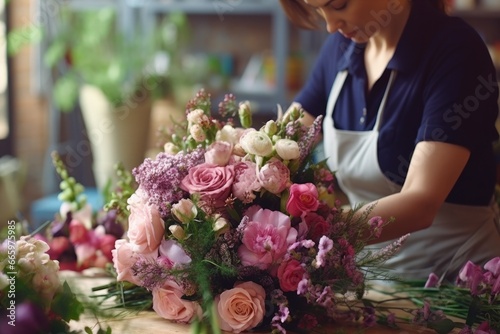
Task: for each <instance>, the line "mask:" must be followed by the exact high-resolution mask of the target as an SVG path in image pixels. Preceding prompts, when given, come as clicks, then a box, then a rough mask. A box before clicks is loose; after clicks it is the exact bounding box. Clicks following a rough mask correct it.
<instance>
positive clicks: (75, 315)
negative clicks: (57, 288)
mask: <svg viewBox="0 0 500 334" xmlns="http://www.w3.org/2000/svg"><path fill="white" fill-rule="evenodd" d="M62 287H63V289H62V291H61V292H60V293H59V294H57V295H56V296H55V298H54V300H53V301H52V310H53V311H54V312H56V313H57V314H59V315H60V316H61V318H62V319H63V320H64V321H67V322H69V321H70V320H79V319H80V315H81V314H82V313H83V312H84V310H85V308H84V306H83V304H82V303H81V302H80V301H79V300H78V298H76V295H74V294H73V292H72V291H71V288H70V287H69V285H68V283H67V282H64V283H63V286H62Z"/></svg>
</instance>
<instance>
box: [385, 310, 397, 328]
mask: <svg viewBox="0 0 500 334" xmlns="http://www.w3.org/2000/svg"><path fill="white" fill-rule="evenodd" d="M387 325H388V326H390V327H396V314H394V313H392V312H389V314H388V315H387Z"/></svg>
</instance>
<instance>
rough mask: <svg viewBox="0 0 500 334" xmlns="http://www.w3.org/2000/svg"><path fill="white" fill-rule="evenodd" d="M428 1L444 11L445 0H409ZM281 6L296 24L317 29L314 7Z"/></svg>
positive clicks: (297, 1) (284, 1) (284, 2)
mask: <svg viewBox="0 0 500 334" xmlns="http://www.w3.org/2000/svg"><path fill="white" fill-rule="evenodd" d="M410 1H429V3H431V4H432V5H433V6H434V7H436V8H437V9H439V10H440V11H442V12H444V13H445V12H446V0H410ZM280 3H281V7H283V10H284V11H285V13H286V15H287V16H288V18H289V19H290V20H291V21H292V22H293V23H294V24H296V25H297V26H299V27H301V28H305V29H317V28H318V26H319V22H320V21H319V19H320V18H321V17H320V15H319V14H318V13H317V12H316V10H315V9H313V8H311V7H310V6H308V5H307V4H306V3H305V2H304V1H303V0H280Z"/></svg>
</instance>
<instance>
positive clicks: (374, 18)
mask: <svg viewBox="0 0 500 334" xmlns="http://www.w3.org/2000/svg"><path fill="white" fill-rule="evenodd" d="M303 1H304V2H305V3H306V4H307V5H308V6H311V7H312V8H313V9H315V10H316V11H318V13H319V14H320V15H321V16H322V17H323V18H324V19H325V21H326V28H327V30H328V32H329V33H334V32H336V31H338V32H340V33H341V34H342V35H344V36H345V37H347V38H349V39H351V40H353V41H354V42H356V43H366V42H367V41H368V40H369V39H370V38H371V37H372V36H374V35H376V34H378V33H379V32H380V31H382V30H384V29H388V27H390V24H391V21H392V18H393V17H394V15H396V14H398V13H401V11H402V10H403V6H404V2H406V1H407V0H303Z"/></svg>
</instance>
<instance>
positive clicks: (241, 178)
mask: <svg viewBox="0 0 500 334" xmlns="http://www.w3.org/2000/svg"><path fill="white" fill-rule="evenodd" d="M234 174H235V176H234V183H233V189H232V192H233V195H234V196H235V197H236V198H237V199H239V200H241V201H242V202H243V203H251V202H252V201H253V200H254V199H255V197H256V196H255V192H258V191H260V189H261V187H262V186H261V185H260V182H259V180H258V179H257V166H256V165H255V163H254V162H252V161H242V162H238V163H236V164H235V165H234Z"/></svg>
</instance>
